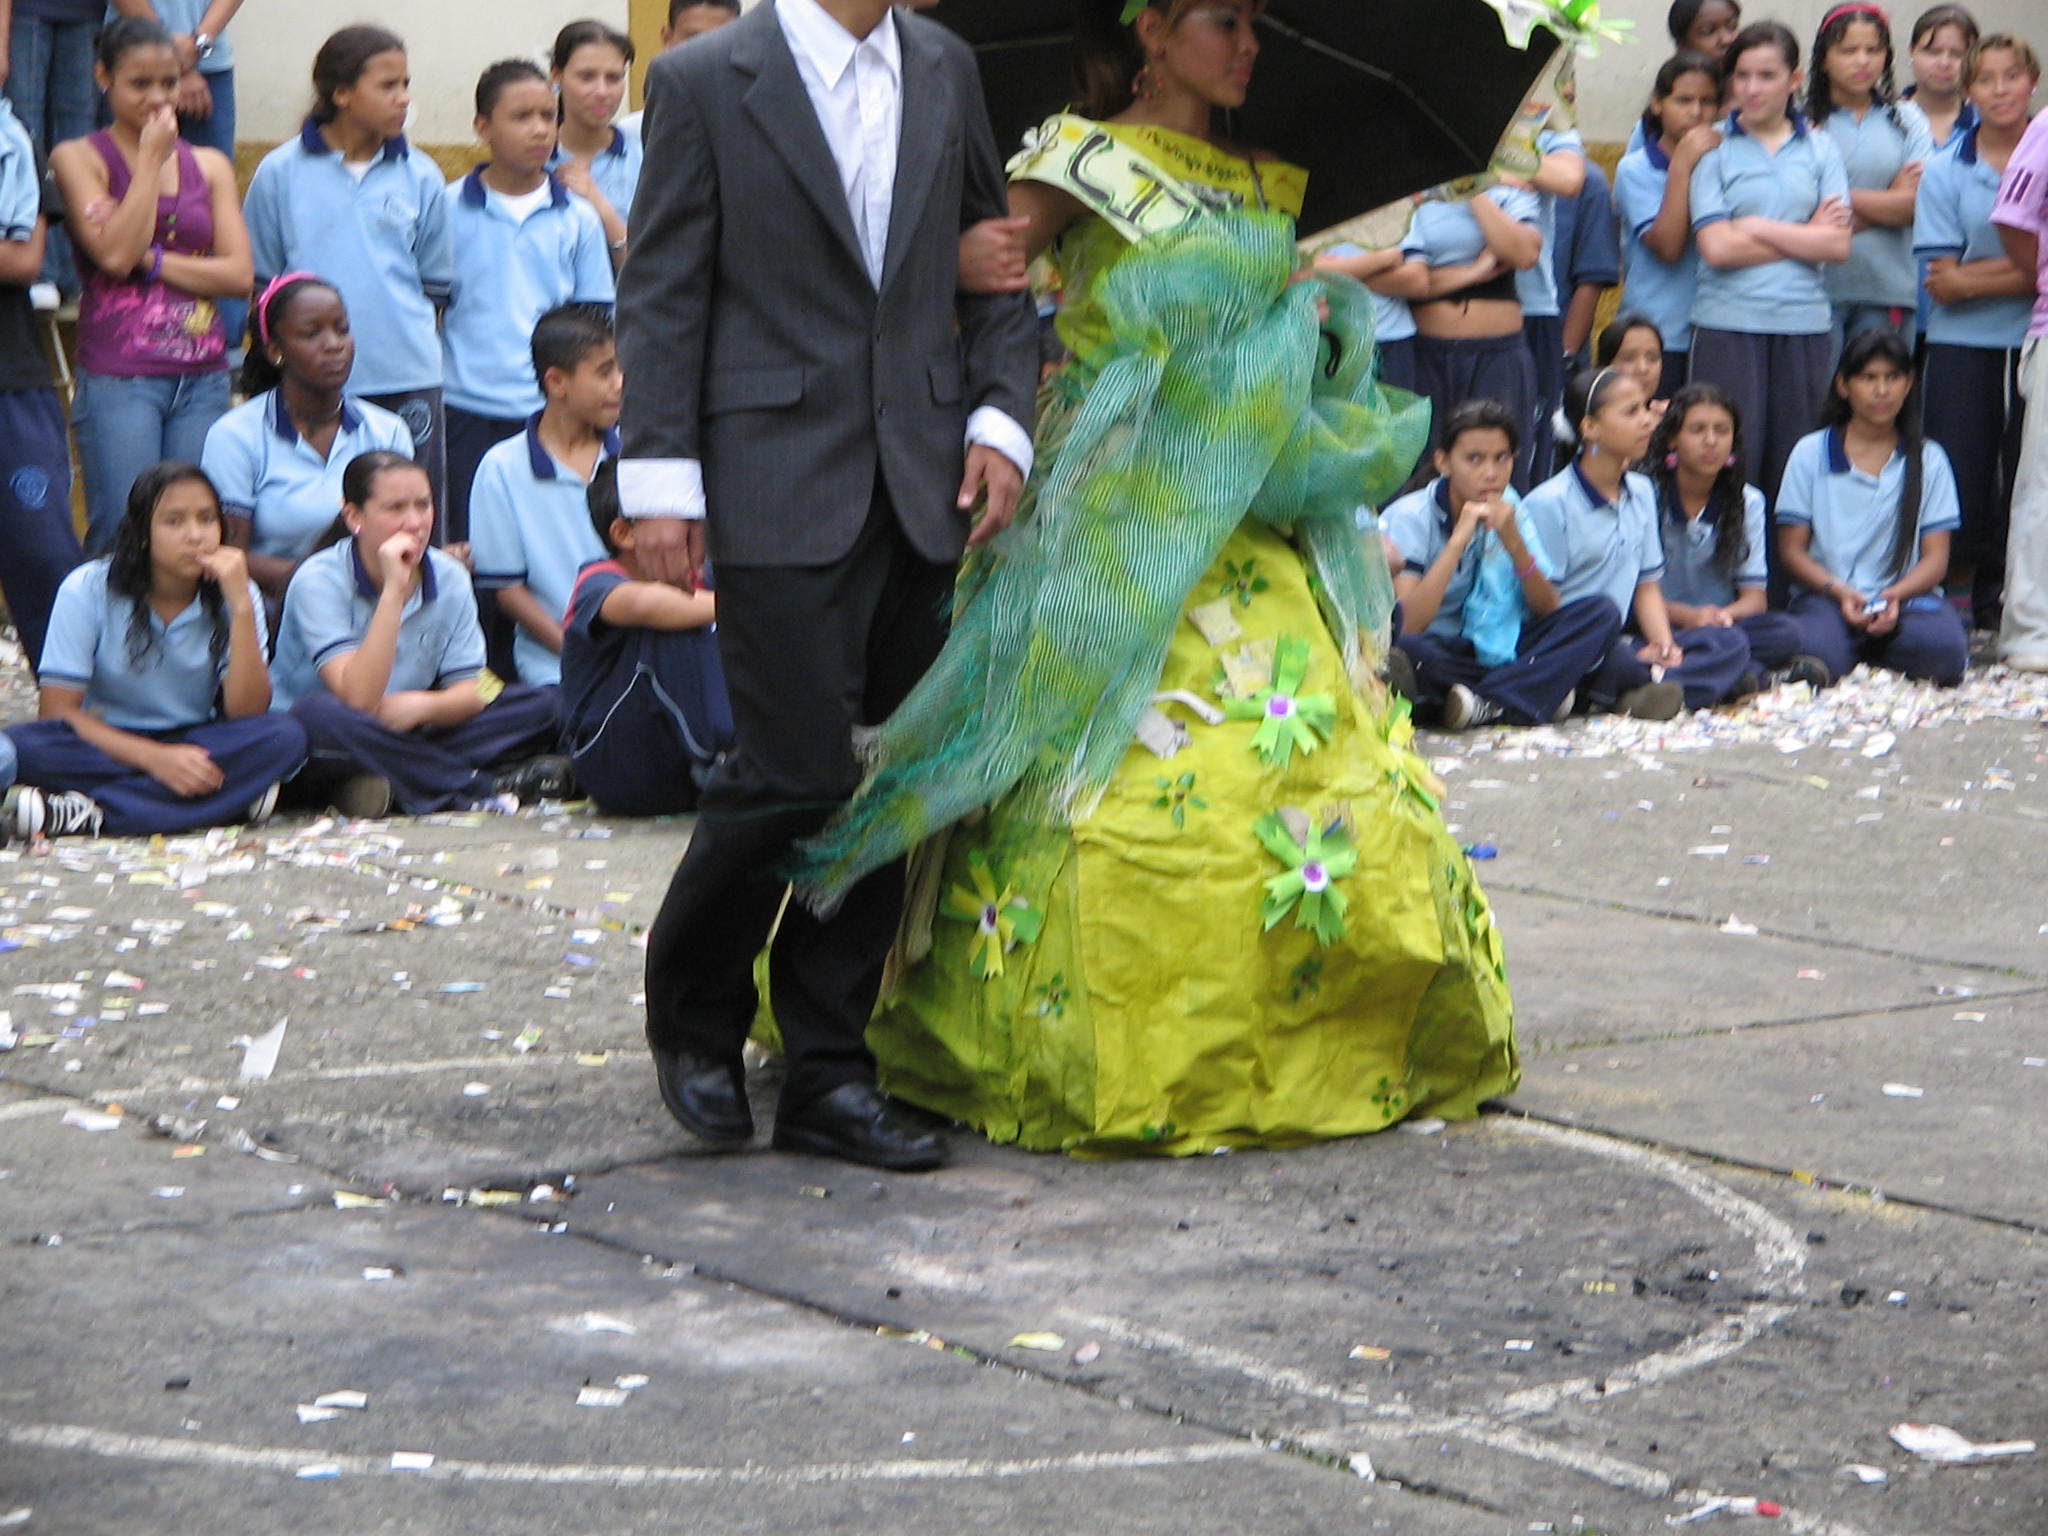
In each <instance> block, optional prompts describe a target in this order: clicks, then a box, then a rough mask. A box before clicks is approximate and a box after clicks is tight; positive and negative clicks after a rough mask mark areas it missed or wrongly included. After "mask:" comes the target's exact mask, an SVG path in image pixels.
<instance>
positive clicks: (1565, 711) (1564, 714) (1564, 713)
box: [1550, 688, 1579, 725]
mask: <svg viewBox="0 0 2048 1536" xmlns="http://www.w3.org/2000/svg"><path fill="white" fill-rule="evenodd" d="M1578 707H1579V690H1578V689H1576V688H1574V689H1572V691H1571V692H1570V693H1567V694H1566V695H1565V696H1564V697H1563V698H1561V699H1559V700H1558V701H1557V708H1555V709H1553V710H1552V711H1551V712H1550V723H1551V724H1552V725H1563V724H1564V723H1565V721H1567V720H1569V719H1571V717H1572V711H1573V710H1574V709H1577V708H1578Z"/></svg>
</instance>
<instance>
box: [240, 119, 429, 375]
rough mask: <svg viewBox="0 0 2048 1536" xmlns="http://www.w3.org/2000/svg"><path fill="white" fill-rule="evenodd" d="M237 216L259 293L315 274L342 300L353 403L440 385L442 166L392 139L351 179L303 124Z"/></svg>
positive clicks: (266, 163) (260, 174)
mask: <svg viewBox="0 0 2048 1536" xmlns="http://www.w3.org/2000/svg"><path fill="white" fill-rule="evenodd" d="M242 211H243V214H244V216H245V217H246V218H247V219H248V221H249V242H250V246H251V249H252V251H253V252H254V255H255V261H256V286H257V288H258V289H261V288H262V287H263V286H264V285H265V284H266V283H268V282H269V281H270V280H271V279H272V278H273V277H276V276H277V275H278V274H280V273H283V272H317V273H319V274H320V276H321V277H323V278H325V279H326V280H327V281H328V282H330V283H332V284H334V286H335V288H336V289H337V290H338V291H339V292H340V294H341V298H342V302H343V303H344V304H346V305H347V306H348V323H349V329H350V330H351V331H353V332H354V333H355V338H356V366H355V372H354V373H352V374H350V375H349V387H350V389H352V390H353V391H354V392H355V393H356V394H358V395H396V394H403V393H405V392H407V391H409V390H420V389H436V388H439V387H440V384H441V338H440V334H439V332H438V331H437V330H436V328H435V319H434V309H435V306H436V305H438V304H440V303H441V302H442V301H443V300H445V299H446V298H447V296H448V285H449V283H450V281H451V280H452V279H453V277H454V274H455V247H454V244H453V243H452V241H451V240H450V239H449V233H448V209H447V206H446V203H445V202H444V200H443V196H442V176H441V168H440V167H439V166H437V165H435V164H434V162H433V161H432V160H430V159H429V158H428V157H427V156H426V155H425V154H423V153H422V152H421V151H419V150H417V149H414V148H413V147H412V146H411V145H410V144H408V143H406V141H405V140H404V139H403V138H396V139H392V140H390V141H389V142H388V143H386V144H385V146H384V148H383V150H382V152H380V153H379V154H378V155H377V156H376V157H375V158H374V159H372V160H371V161H370V167H369V169H368V171H366V172H365V173H364V174H363V177H362V179H361V180H360V181H359V180H357V179H356V178H355V177H354V176H351V175H350V174H349V173H348V170H347V168H346V167H345V166H344V165H343V164H342V160H341V156H340V155H338V154H336V153H335V152H334V151H333V150H331V149H329V148H328V147H327V141H326V140H325V139H323V138H322V137H321V136H320V128H319V125H318V124H317V123H315V122H314V121H313V120H312V119H311V118H308V119H307V120H306V124H305V126H304V127H303V128H302V129H300V131H299V136H298V137H297V138H296V139H291V140H288V141H287V142H285V143H283V144H280V145H278V147H277V148H276V149H273V150H272V151H271V152H270V153H269V154H267V155H265V156H264V157H263V163H262V164H261V165H259V166H257V167H256V175H255V177H254V179H253V180H251V181H250V183H249V196H248V200H247V201H246V202H245V203H244V204H243V209H242Z"/></svg>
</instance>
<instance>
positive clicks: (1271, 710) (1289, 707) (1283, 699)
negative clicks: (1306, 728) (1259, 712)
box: [1266, 693, 1294, 720]
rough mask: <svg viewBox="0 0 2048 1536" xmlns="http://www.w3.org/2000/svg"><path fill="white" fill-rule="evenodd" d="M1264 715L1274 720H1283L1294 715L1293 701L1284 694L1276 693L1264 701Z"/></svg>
mask: <svg viewBox="0 0 2048 1536" xmlns="http://www.w3.org/2000/svg"><path fill="white" fill-rule="evenodd" d="M1266 713H1267V714H1269V715H1271V716H1272V717H1273V718H1274V719H1275V720H1285V719H1286V718H1287V717H1288V716H1289V715H1291V714H1293V713H1294V700H1293V699H1291V698H1289V697H1288V696H1287V695H1286V694H1284V693H1276V694H1274V695H1273V697H1271V698H1270V699H1268V700H1266Z"/></svg>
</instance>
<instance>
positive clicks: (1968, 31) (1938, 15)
mask: <svg viewBox="0 0 2048 1536" xmlns="http://www.w3.org/2000/svg"><path fill="white" fill-rule="evenodd" d="M1943 27H1954V28H1956V29H1957V30H1958V31H1959V32H1961V33H1962V34H1963V51H1964V52H1965V53H1968V52H1969V51H1970V50H1971V49H1972V48H1974V47H1976V46H1977V18H1976V17H1974V16H1972V15H1971V14H1970V13H1969V12H1968V11H1967V10H1965V9H1964V8H1963V7H1962V6H1960V5H1937V6H1934V7H1931V8H1930V9H1928V10H1924V11H1922V12H1921V13H1920V16H1919V19H1918V20H1916V21H1915V22H1914V23H1913V30H1912V32H1911V34H1910V39H1911V40H1910V41H1909V42H1908V44H1907V46H1908V47H1909V48H1918V47H1919V46H1920V45H1921V44H1922V43H1924V42H1926V41H1927V39H1928V38H1930V37H1932V36H1934V34H1935V33H1937V32H1939V31H1940V30H1941V29H1942V28H1943Z"/></svg>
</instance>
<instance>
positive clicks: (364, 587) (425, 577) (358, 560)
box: [348, 537, 437, 603]
mask: <svg viewBox="0 0 2048 1536" xmlns="http://www.w3.org/2000/svg"><path fill="white" fill-rule="evenodd" d="M348 564H349V569H350V570H351V571H353V572H354V573H355V578H356V595H357V596H358V597H360V598H362V599H363V601H364V602H368V603H374V602H375V601H377V583H375V582H374V581H372V580H370V573H369V571H368V570H367V569H365V567H364V565H363V546H362V545H360V544H358V543H357V542H356V541H355V539H354V538H353V537H351V538H350V539H349V541H348ZM436 590H437V584H436V582H435V580H434V552H433V551H432V550H431V549H430V550H428V551H427V552H426V553H425V554H423V555H421V556H420V601H421V602H423V603H431V602H432V601H433V600H434V597H435V593H436Z"/></svg>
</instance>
